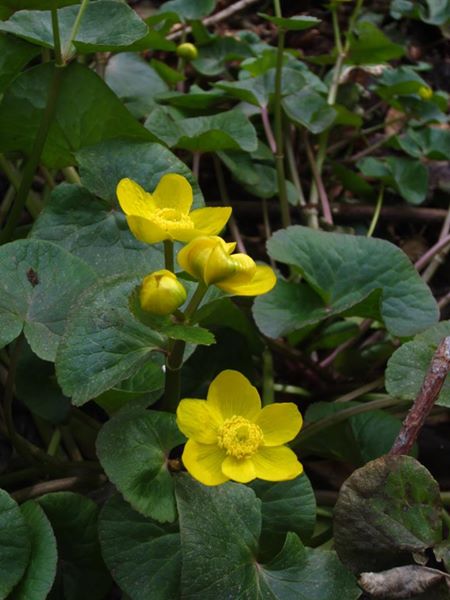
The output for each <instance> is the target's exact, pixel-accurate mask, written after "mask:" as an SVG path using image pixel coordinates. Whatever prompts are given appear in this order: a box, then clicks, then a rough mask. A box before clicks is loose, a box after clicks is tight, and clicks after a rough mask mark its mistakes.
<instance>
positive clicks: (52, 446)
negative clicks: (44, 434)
mask: <svg viewBox="0 0 450 600" xmlns="http://www.w3.org/2000/svg"><path fill="white" fill-rule="evenodd" d="M60 442H61V430H60V428H59V427H55V429H54V430H53V434H52V437H51V439H50V443H49V445H48V448H47V454H48V455H49V456H55V454H56V453H57V452H58V448H59V444H60Z"/></svg>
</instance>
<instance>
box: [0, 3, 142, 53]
mask: <svg viewBox="0 0 450 600" xmlns="http://www.w3.org/2000/svg"><path fill="white" fill-rule="evenodd" d="M78 11H79V6H67V7H65V8H61V9H60V10H58V24H59V31H60V36H61V46H62V48H63V49H64V48H66V47H67V44H68V42H69V40H70V37H71V31H72V28H73V26H74V23H75V20H76V18H77V15H78ZM99 23H100V24H101V26H99ZM0 31H6V32H8V33H12V34H14V35H17V36H18V37H21V38H24V39H26V40H27V41H29V42H32V43H34V44H38V45H40V46H44V47H46V48H53V29H52V17H51V12H50V11H43V10H36V11H30V10H22V11H19V12H16V13H14V14H13V15H12V17H10V19H9V20H8V21H1V22H0ZM147 33H148V28H147V25H146V24H145V23H144V21H142V20H141V19H140V18H139V17H138V15H137V13H136V12H135V11H134V10H132V9H131V8H130V7H129V6H127V5H126V4H123V3H122V2H117V0H97V1H96V2H91V3H88V5H87V7H86V10H85V12H84V14H83V18H82V20H81V24H80V28H79V30H78V33H77V35H76V37H75V40H74V46H75V47H76V49H77V51H78V52H81V53H83V52H84V53H90V52H110V51H114V50H115V51H117V50H120V49H123V48H126V47H128V46H130V45H131V44H132V43H133V42H135V41H136V40H139V39H141V38H143V37H144V36H145V35H146V34H147Z"/></svg>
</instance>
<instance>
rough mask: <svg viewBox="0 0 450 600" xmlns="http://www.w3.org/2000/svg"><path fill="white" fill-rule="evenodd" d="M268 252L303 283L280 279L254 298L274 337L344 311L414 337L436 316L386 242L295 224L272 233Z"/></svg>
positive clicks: (408, 267) (427, 295)
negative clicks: (269, 290)
mask: <svg viewBox="0 0 450 600" xmlns="http://www.w3.org/2000/svg"><path fill="white" fill-rule="evenodd" d="M268 251H269V254H270V256H271V257H272V258H274V259H275V260H278V261H280V262H282V263H286V264H289V265H293V266H295V267H296V268H297V269H298V270H299V271H300V273H301V274H302V276H303V277H304V279H305V283H299V284H298V283H288V282H285V281H279V282H278V284H277V286H276V287H275V288H274V290H272V291H271V292H269V293H268V294H265V295H264V296H260V297H259V298H257V299H256V301H255V303H254V305H253V314H254V317H255V320H256V323H257V325H258V327H259V329H260V330H261V331H262V332H263V333H264V334H265V335H268V336H270V337H278V336H280V335H284V334H286V333H289V332H292V331H295V330H296V329H300V328H301V327H304V326H305V325H308V324H312V323H317V322H319V321H321V320H323V319H325V318H328V317H330V316H333V315H337V314H341V313H344V312H346V314H352V315H357V316H362V317H368V318H372V319H377V320H381V321H383V322H384V324H385V326H386V328H387V330H388V331H389V332H390V333H392V334H393V335H398V336H408V335H414V334H415V333H418V332H419V331H422V330H424V329H426V328H427V327H429V326H430V325H432V324H433V323H435V322H436V320H437V319H438V310H437V305H436V301H435V300H434V298H433V296H432V294H431V291H430V289H429V288H428V286H427V285H426V284H425V283H424V282H423V281H422V279H421V278H420V276H419V275H418V273H417V271H416V270H415V269H414V266H413V265H412V264H411V262H410V261H409V259H408V258H407V256H406V255H405V254H404V253H403V252H402V251H401V250H400V249H399V248H397V247H396V246H394V245H393V244H391V243H389V242H387V241H385V240H380V239H373V238H366V237H359V236H353V235H345V234H337V233H325V232H321V231H313V230H311V229H309V228H307V227H300V226H294V227H288V228H287V229H286V230H284V231H280V232H277V233H276V234H275V235H274V236H272V238H271V239H270V240H269V242H268Z"/></svg>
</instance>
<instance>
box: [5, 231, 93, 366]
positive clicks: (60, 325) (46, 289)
mask: <svg viewBox="0 0 450 600" xmlns="http://www.w3.org/2000/svg"><path fill="white" fill-rule="evenodd" d="M94 280H95V274H94V271H92V270H91V269H90V268H89V267H88V265H86V263H84V262H83V261H82V260H80V259H79V258H77V257H75V256H72V255H71V254H69V253H68V252H66V251H65V250H63V249H62V248H59V247H58V246H56V245H55V244H51V243H50V242H43V241H40V240H18V241H16V242H12V243H11V244H6V245H4V246H2V247H1V248H0V345H1V346H5V345H6V344H9V343H10V342H12V341H13V340H14V339H15V338H17V337H18V336H19V335H20V333H21V332H22V330H23V332H24V334H25V337H26V338H27V340H28V342H29V344H30V346H31V349H32V350H33V352H35V353H36V354H37V355H38V356H39V357H40V358H43V359H44V360H54V358H55V354H56V348H57V346H58V343H59V340H60V336H61V335H62V333H63V331H64V326H65V322H66V317H67V314H68V311H69V309H70V307H71V306H72V304H73V303H74V302H76V301H77V298H78V296H79V295H80V294H81V292H82V291H83V290H84V289H86V288H87V287H88V286H89V285H91V284H92V283H93V282H94Z"/></svg>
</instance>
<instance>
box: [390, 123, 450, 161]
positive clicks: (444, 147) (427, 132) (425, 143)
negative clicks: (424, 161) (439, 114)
mask: <svg viewBox="0 0 450 600" xmlns="http://www.w3.org/2000/svg"><path fill="white" fill-rule="evenodd" d="M397 142H398V144H399V146H400V147H401V148H402V150H404V151H405V152H407V153H408V154H409V155H410V156H413V157H414V158H422V157H423V156H426V157H427V158H429V159H431V160H450V131H448V130H446V129H438V128H436V127H426V128H424V129H409V130H408V131H407V132H406V134H405V135H402V136H399V137H398V138H397Z"/></svg>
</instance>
